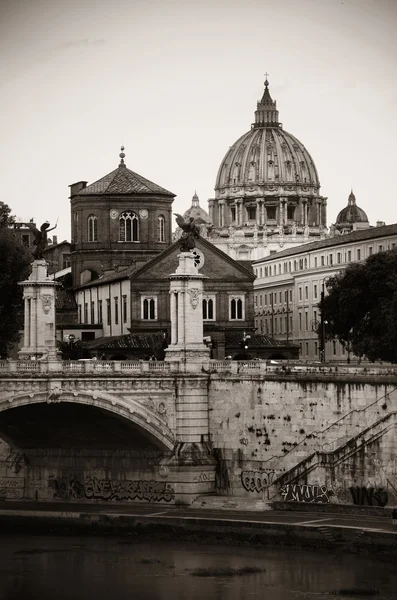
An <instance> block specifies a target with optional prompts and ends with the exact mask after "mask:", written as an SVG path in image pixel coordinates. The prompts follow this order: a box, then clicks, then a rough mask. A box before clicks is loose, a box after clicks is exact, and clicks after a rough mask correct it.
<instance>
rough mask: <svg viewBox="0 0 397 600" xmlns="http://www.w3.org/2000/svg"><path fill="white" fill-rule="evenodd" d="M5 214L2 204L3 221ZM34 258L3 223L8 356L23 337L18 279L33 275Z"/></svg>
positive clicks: (0, 331) (1, 294) (3, 328)
mask: <svg viewBox="0 0 397 600" xmlns="http://www.w3.org/2000/svg"><path fill="white" fill-rule="evenodd" d="M3 206H4V205H3ZM7 208H8V207H7ZM3 214H4V213H3V212H2V207H0V218H1V222H3ZM6 214H9V213H7V212H6ZM31 260H32V257H31V255H30V252H29V250H28V249H27V248H25V247H23V246H22V245H20V244H18V243H17V242H15V240H14V239H13V237H12V231H11V230H10V229H8V228H7V227H6V226H2V227H0V355H1V356H7V355H8V353H9V350H10V348H11V346H12V345H13V344H14V343H15V342H17V341H18V340H19V337H20V334H19V331H20V330H21V329H22V327H23V300H22V295H23V290H22V287H21V286H20V285H18V282H19V281H23V280H24V279H26V278H27V277H28V276H29V273H30V262H31Z"/></svg>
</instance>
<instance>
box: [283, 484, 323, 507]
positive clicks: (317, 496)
mask: <svg viewBox="0 0 397 600" xmlns="http://www.w3.org/2000/svg"><path fill="white" fill-rule="evenodd" d="M333 493H334V492H333V491H332V490H328V489H327V488H326V486H325V485H306V484H301V483H299V484H294V485H293V484H291V483H287V484H286V485H283V487H282V488H281V490H280V495H281V496H282V497H283V500H285V501H286V502H307V503H313V504H315V503H317V504H327V503H328V502H330V498H331V496H332V495H333Z"/></svg>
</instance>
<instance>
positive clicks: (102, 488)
mask: <svg viewBox="0 0 397 600" xmlns="http://www.w3.org/2000/svg"><path fill="white" fill-rule="evenodd" d="M48 487H49V488H50V489H52V490H53V498H56V499H59V500H78V499H82V498H86V499H88V500H109V501H111V500H116V501H118V500H146V501H147V502H161V501H164V502H171V500H173V498H174V496H175V494H174V490H173V489H172V488H171V486H170V485H169V484H166V483H165V482H163V481H154V480H153V479H151V480H150V481H147V480H138V481H131V480H128V479H126V480H112V479H98V478H97V477H86V478H85V480H84V482H81V481H80V480H79V479H76V478H74V477H69V478H61V479H55V478H51V479H49V481H48Z"/></svg>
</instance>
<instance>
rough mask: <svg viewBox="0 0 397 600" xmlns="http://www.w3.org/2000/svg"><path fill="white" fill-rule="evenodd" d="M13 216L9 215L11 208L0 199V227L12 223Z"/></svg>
mask: <svg viewBox="0 0 397 600" xmlns="http://www.w3.org/2000/svg"><path fill="white" fill-rule="evenodd" d="M14 221H15V217H12V216H11V208H10V207H9V206H8V204H5V203H4V202H1V201H0V229H2V228H3V227H8V226H9V225H12V223H14Z"/></svg>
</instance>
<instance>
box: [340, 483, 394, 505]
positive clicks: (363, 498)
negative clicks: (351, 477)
mask: <svg viewBox="0 0 397 600" xmlns="http://www.w3.org/2000/svg"><path fill="white" fill-rule="evenodd" d="M349 490H350V493H351V495H352V499H353V504H357V505H358V506H386V504H387V503H388V500H389V495H388V493H387V490H385V489H384V488H383V487H379V488H377V487H359V486H351V487H350V488H349Z"/></svg>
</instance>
